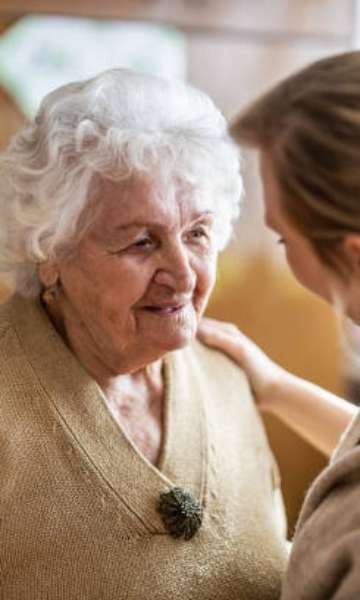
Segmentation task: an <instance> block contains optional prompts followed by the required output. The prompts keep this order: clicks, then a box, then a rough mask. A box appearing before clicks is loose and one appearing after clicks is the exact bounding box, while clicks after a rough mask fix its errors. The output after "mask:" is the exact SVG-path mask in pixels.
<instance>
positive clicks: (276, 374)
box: [198, 318, 288, 410]
mask: <svg viewBox="0 0 360 600" xmlns="http://www.w3.org/2000/svg"><path fill="white" fill-rule="evenodd" d="M198 337H199V339H200V340H201V341H202V342H204V343H205V344H207V345H208V346H212V347H214V348H218V349H219V350H222V351H223V352H225V353H226V354H227V355H228V356H229V357H230V358H232V360H234V361H235V362H236V363H237V364H238V365H239V366H240V367H241V368H242V369H243V370H244V371H245V373H246V374H247V376H248V379H249V382H250V386H251V388H252V390H253V393H254V396H255V399H256V401H257V403H258V405H259V407H260V408H261V409H263V410H271V402H272V399H274V400H275V398H274V396H276V389H277V388H278V387H279V385H281V382H282V381H284V380H285V379H286V378H287V375H288V373H287V371H285V369H283V368H282V367H280V366H279V365H277V364H276V363H275V362H273V361H272V360H271V359H270V358H269V357H268V356H267V355H266V354H265V353H264V352H263V351H262V350H260V348H259V347H258V346H257V345H256V344H255V343H254V342H252V341H251V340H249V338H247V337H246V336H245V335H244V334H243V333H241V331H240V330H239V329H238V328H237V327H236V325H233V324H232V323H224V322H222V321H216V320H214V319H208V318H203V319H202V320H201V322H200V326H199V329H198Z"/></svg>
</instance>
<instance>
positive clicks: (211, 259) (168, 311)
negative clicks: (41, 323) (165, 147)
mask: <svg viewBox="0 0 360 600" xmlns="http://www.w3.org/2000/svg"><path fill="white" fill-rule="evenodd" d="M101 202H102V206H103V209H102V212H101V214H100V216H99V218H98V219H97V221H96V222H95V224H94V225H93V226H92V228H91V229H90V230H89V231H88V233H87V234H86V235H85V236H84V238H83V239H82V241H81V242H80V244H79V246H78V248H77V250H76V252H75V253H74V254H73V256H71V257H70V258H68V259H66V260H64V261H63V262H62V263H60V264H59V267H58V269H59V278H60V282H61V290H62V294H63V295H64V296H65V298H66V304H64V306H66V305H67V307H68V308H67V309H66V310H67V313H68V314H71V315H72V317H71V318H72V319H74V318H76V319H78V322H79V324H80V326H81V329H82V335H83V337H84V339H87V340H88V341H89V340H91V344H92V345H93V351H94V352H96V353H97V354H98V355H99V356H101V357H102V359H103V360H105V361H106V362H107V363H108V364H109V365H111V367H112V368H113V369H114V370H115V371H116V370H118V369H123V366H124V364H125V365H126V368H127V369H131V368H133V369H135V368H137V367H141V366H143V365H145V364H147V363H148V362H151V361H153V360H156V359H158V358H159V357H161V356H162V355H163V354H164V353H166V352H168V351H171V350H176V349H178V348H182V347H183V346H185V345H186V344H188V343H189V342H190V341H191V340H192V338H193V337H194V335H195V333H196V329H197V325H198V322H199V318H200V316H201V314H202V313H203V311H204V309H205V307H206V304H207V300H208V297H209V294H210V292H211V289H212V287H213V285H214V282H215V272H216V259H217V252H216V247H215V242H214V236H213V228H214V219H215V216H214V212H213V200H212V198H204V197H201V196H200V195H198V196H197V195H196V194H195V193H192V194H189V193H188V194H185V193H182V192H181V191H180V190H179V191H178V193H175V194H174V195H172V196H169V197H168V198H166V197H165V198H164V197H160V195H159V194H157V190H156V188H155V186H154V184H151V183H149V182H146V181H145V180H139V179H137V180H136V181H133V182H131V183H128V184H127V185H126V187H124V184H121V183H120V184H119V183H113V182H109V181H107V182H104V185H103V191H102V197H101ZM65 327H66V319H65Z"/></svg>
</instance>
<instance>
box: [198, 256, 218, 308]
mask: <svg viewBox="0 0 360 600" xmlns="http://www.w3.org/2000/svg"><path fill="white" fill-rule="evenodd" d="M206 258H207V260H206V261H204V264H203V266H202V270H201V276H200V277H198V285H197V288H198V294H197V295H198V301H199V302H198V306H197V312H198V313H200V314H202V313H203V312H204V310H205V309H206V306H207V303H208V300H209V297H210V294H211V292H212V290H213V288H214V285H215V283H216V271H217V258H218V255H217V253H215V252H211V253H209V254H208V255H207V257H206Z"/></svg>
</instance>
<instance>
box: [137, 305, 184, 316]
mask: <svg viewBox="0 0 360 600" xmlns="http://www.w3.org/2000/svg"><path fill="white" fill-rule="evenodd" d="M183 307H184V304H176V305H172V306H145V310H149V311H150V312H153V313H156V314H157V315H159V316H162V317H168V316H170V315H174V314H176V313H178V312H179V311H180V310H181V309H182V308H183Z"/></svg>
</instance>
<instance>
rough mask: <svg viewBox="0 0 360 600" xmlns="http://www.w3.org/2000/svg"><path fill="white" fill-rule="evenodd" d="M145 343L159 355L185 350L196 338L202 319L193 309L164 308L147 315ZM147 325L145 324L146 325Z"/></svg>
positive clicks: (188, 307) (184, 307)
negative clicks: (199, 322)
mask: <svg viewBox="0 0 360 600" xmlns="http://www.w3.org/2000/svg"><path fill="white" fill-rule="evenodd" d="M145 318H146V320H147V324H146V326H144V333H145V335H144V343H145V344H146V343H148V344H149V346H151V347H152V348H153V350H154V353H156V352H158V353H159V355H161V354H162V353H166V352H171V351H174V350H180V349H181V348H184V347H185V346H187V345H188V344H190V342H191V341H192V340H193V339H194V338H195V335H196V331H197V327H198V321H199V319H200V317H199V316H198V315H197V314H196V312H195V310H194V309H193V307H190V306H183V307H180V308H177V309H173V308H172V309H167V308H163V309H161V310H159V311H157V313H156V314H152V313H151V312H150V311H149V314H147V315H146V317H145ZM144 325H145V324H144Z"/></svg>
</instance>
